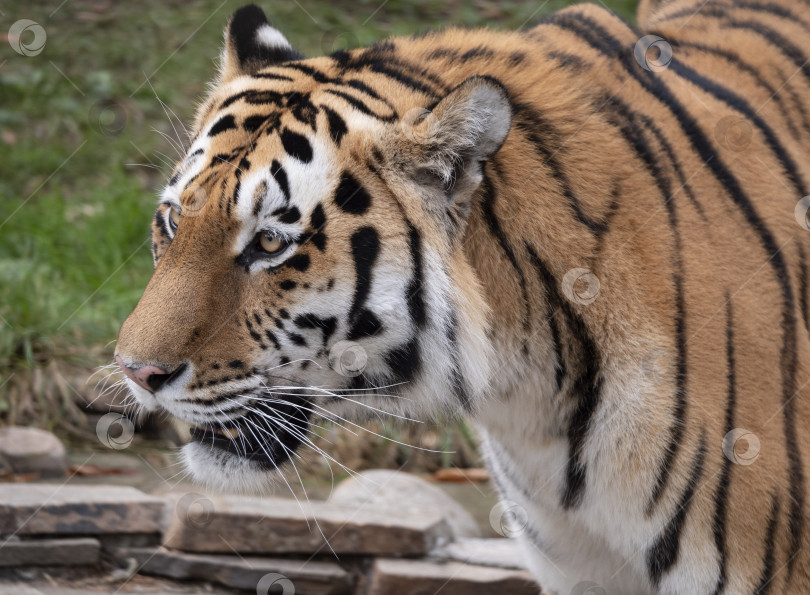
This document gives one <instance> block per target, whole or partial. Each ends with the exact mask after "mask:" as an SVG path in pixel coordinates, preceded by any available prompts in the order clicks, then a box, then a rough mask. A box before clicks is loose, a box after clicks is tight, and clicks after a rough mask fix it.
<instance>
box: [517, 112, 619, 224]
mask: <svg viewBox="0 0 810 595" xmlns="http://www.w3.org/2000/svg"><path fill="white" fill-rule="evenodd" d="M512 107H513V110H514V113H515V116H516V119H515V127H516V128H518V129H519V130H520V131H521V132H523V134H524V136H525V137H526V140H528V141H529V142H530V143H531V144H532V147H533V148H534V150H535V151H536V152H537V154H538V155H539V156H540V157H541V159H542V160H543V164H544V165H546V166H547V167H548V168H549V169H550V170H551V176H552V178H554V180H555V181H556V182H557V183H558V184H559V186H560V189H561V191H562V194H563V196H565V199H566V200H567V201H568V204H569V206H570V207H571V210H572V211H573V212H574V215H575V216H576V218H577V220H578V221H579V222H580V223H582V224H583V225H585V226H586V227H588V229H590V230H591V231H592V232H594V233H601V232H603V231H604V230H605V224H604V223H603V222H601V221H595V220H593V219H591V217H589V216H588V215H587V214H586V213H585V212H584V211H583V210H582V205H581V204H580V200H579V197H578V196H577V195H576V194H575V193H574V191H573V189H572V188H571V183H570V181H569V180H568V176H566V175H565V172H564V171H563V167H562V164H561V163H560V161H559V160H558V158H557V154H558V153H559V152H560V150H561V149H560V147H561V145H562V143H563V142H564V141H563V139H562V135H561V134H560V132H559V131H558V130H557V129H556V128H555V127H554V125H553V124H552V123H551V122H550V121H549V120H548V119H547V118H545V117H544V116H543V115H542V114H540V113H539V112H538V111H537V110H535V109H533V108H532V107H530V106H528V105H526V104H522V103H517V102H514V103H513V105H512Z"/></svg>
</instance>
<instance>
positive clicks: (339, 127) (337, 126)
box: [318, 105, 349, 147]
mask: <svg viewBox="0 0 810 595" xmlns="http://www.w3.org/2000/svg"><path fill="white" fill-rule="evenodd" d="M318 107H320V108H321V109H322V110H323V111H324V112H325V113H326V119H327V122H328V123H329V136H330V137H331V139H332V140H333V141H335V144H336V145H337V146H338V147H339V146H340V141H342V140H343V136H344V135H345V134H346V133H347V132H348V131H349V129H348V128H347V127H346V122H345V121H344V120H343V118H341V117H340V115H338V113H337V112H335V111H334V110H332V108H330V107H328V106H326V105H321V106H318Z"/></svg>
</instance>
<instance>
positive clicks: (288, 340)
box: [115, 6, 511, 489]
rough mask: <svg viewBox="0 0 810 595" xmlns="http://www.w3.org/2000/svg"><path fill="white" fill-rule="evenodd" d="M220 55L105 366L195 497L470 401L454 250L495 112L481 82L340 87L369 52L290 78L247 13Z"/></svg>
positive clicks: (506, 113) (473, 388) (467, 310)
mask: <svg viewBox="0 0 810 595" xmlns="http://www.w3.org/2000/svg"><path fill="white" fill-rule="evenodd" d="M225 38H226V42H225V48H224V51H223V55H222V67H221V71H220V74H219V78H218V80H217V81H216V85H215V88H214V90H213V91H212V92H211V95H210V96H209V97H208V99H207V101H206V102H205V104H204V105H203V106H202V108H201V109H200V111H199V114H198V117H197V121H196V124H195V126H194V133H193V134H194V136H193V138H192V141H191V145H190V147H189V148H188V149H187V152H186V155H185V157H184V158H183V159H182V160H181V162H180V163H179V164H177V166H176V168H175V171H174V173H173V175H172V177H171V179H170V180H169V182H168V184H167V185H166V187H165V189H164V190H163V193H162V196H161V199H160V205H159V207H158V209H157V212H156V214H155V218H154V220H153V222H152V249H153V255H154V261H155V270H154V274H153V276H152V278H151V280H150V281H149V284H148V286H147V288H146V290H145V292H144V294H143V297H142V298H141V300H140V302H139V303H138V305H137V307H136V308H135V310H134V311H133V313H132V314H131V315H130V316H129V317H128V318H127V320H126V322H125V323H124V325H123V327H122V329H121V332H120V336H119V340H118V343H117V347H116V355H115V357H116V361H117V362H118V364H119V365H120V366H121V368H122V370H123V371H124V373H125V374H126V376H127V383H128V386H129V388H130V390H131V391H132V393H133V394H134V396H135V397H136V398H137V400H138V401H139V403H140V404H141V405H142V406H143V407H144V408H145V409H147V410H157V409H162V410H165V411H168V412H170V413H171V414H173V415H175V416H177V417H179V418H181V419H182V420H185V421H186V422H188V423H189V424H191V426H192V432H191V438H192V440H191V442H190V443H189V444H188V445H186V446H185V448H184V451H183V452H184V456H185V460H186V463H187V465H188V467H189V468H190V470H191V471H192V473H193V475H194V476H195V477H196V478H197V479H199V480H202V481H204V482H207V483H211V484H214V485H215V486H219V487H228V488H231V489H242V488H245V489H261V487H262V485H263V483H264V482H265V481H266V480H267V479H268V478H272V476H273V474H274V473H275V472H276V471H277V470H278V469H279V467H280V466H281V465H282V464H283V463H284V462H285V461H287V460H288V459H290V457H291V456H293V455H294V454H295V452H296V449H298V448H299V447H301V446H306V445H311V444H312V443H311V441H310V438H309V436H310V435H311V430H310V425H311V424H312V423H313V422H314V421H315V420H316V419H318V418H322V419H327V420H332V421H337V420H342V421H343V422H348V423H354V421H357V420H362V419H364V418H366V417H369V416H370V415H372V414H373V415H383V416H396V417H419V418H420V419H421V418H425V417H427V416H433V415H436V414H438V413H440V412H444V411H459V410H465V411H471V410H473V409H474V408H475V406H476V403H477V401H478V400H479V399H480V397H481V395H483V394H484V393H485V392H486V390H487V384H488V377H489V366H490V363H489V362H490V360H491V352H492V345H491V344H490V341H489V339H488V337H487V335H488V330H489V329H488V311H487V306H486V304H485V302H484V300H483V298H482V297H481V291H480V288H479V286H478V283H477V281H476V278H475V275H474V274H473V272H472V269H471V267H470V265H469V263H468V262H467V260H466V258H465V256H464V253H463V250H462V243H463V235H464V231H465V226H466V221H467V216H468V215H469V212H470V209H471V203H472V201H473V198H474V195H475V193H476V191H477V189H478V187H479V186H480V184H481V180H482V168H483V167H484V166H485V163H486V162H487V160H488V159H489V158H490V157H491V156H492V155H493V154H495V152H497V151H498V150H499V148H500V147H501V145H502V144H503V143H504V141H505V139H506V137H507V134H508V132H509V129H510V117H511V110H510V103H509V99H508V97H507V95H506V92H505V91H504V89H503V88H502V87H501V86H500V85H499V84H498V83H496V82H495V81H493V80H492V79H489V78H486V77H473V78H471V79H468V80H466V81H465V82H463V83H462V84H460V85H459V86H457V87H456V88H454V89H453V90H451V91H450V92H449V93H447V94H446V95H445V96H444V97H441V98H438V99H437V98H435V97H431V96H430V95H429V94H422V93H418V92H411V93H402V91H401V88H400V87H398V86H397V84H396V82H392V81H391V80H390V78H384V77H380V78H379V79H378V80H374V78H373V77H365V78H363V79H361V77H359V76H357V74H356V73H355V72H353V71H351V72H347V71H346V69H345V64H346V62H347V61H351V60H355V59H365V58H367V56H368V52H370V51H372V52H373V48H371V49H369V50H363V52H365V54H359V53H347V52H341V53H339V54H336V55H333V56H331V57H328V58H318V59H312V60H303V59H301V57H300V56H299V55H298V54H297V53H296V52H295V51H294V50H293V49H292V48H291V47H290V45H289V43H288V42H287V41H286V39H285V38H284V37H283V36H282V35H281V34H280V33H279V32H278V31H277V30H275V29H273V28H272V27H271V26H270V25H269V24H268V23H267V21H266V19H265V16H264V14H263V13H262V11H261V10H260V9H258V8H256V7H252V6H249V7H246V8H243V9H241V10H239V11H237V13H236V14H235V15H234V16H233V17H232V19H231V21H230V23H229V25H228V27H227V28H226V35H225ZM358 52H359V51H358Z"/></svg>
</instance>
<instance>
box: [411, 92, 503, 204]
mask: <svg viewBox="0 0 810 595" xmlns="http://www.w3.org/2000/svg"><path fill="white" fill-rule="evenodd" d="M401 125H402V130H403V132H404V134H405V137H406V138H407V140H406V143H407V145H409V146H406V147H405V150H404V151H403V152H404V153H405V155H406V156H407V160H408V161H409V162H410V163H411V164H412V166H411V174H412V176H413V177H414V178H415V179H416V180H417V182H420V183H422V184H428V185H431V184H432V185H434V186H435V185H436V183H437V182H438V183H440V184H441V185H442V186H443V188H444V190H445V193H446V194H447V198H448V199H453V198H454V196H455V195H463V194H465V193H466V192H465V191H469V193H471V192H472V190H474V189H475V187H477V186H478V184H479V183H480V182H481V179H482V177H483V171H482V166H483V164H484V163H485V162H486V161H487V160H489V159H490V158H491V157H492V156H493V155H495V153H497V152H498V150H499V149H500V148H501V146H502V145H503V143H504V141H505V140H506V137H507V135H508V134H509V129H510V128H511V125H512V106H511V104H510V101H509V96H508V94H507V91H506V89H505V88H504V87H503V85H501V83H499V82H498V81H497V80H495V79H494V78H492V77H488V76H474V77H471V78H468V79H467V80H465V81H464V82H463V83H461V84H460V85H458V86H457V87H456V88H455V89H453V90H452V91H450V92H449V93H448V94H447V95H445V97H444V98H443V99H441V100H440V101H439V102H438V103H437V104H436V105H435V107H433V109H432V110H419V109H417V110H411V111H410V112H408V114H406V115H405V117H404V118H403V119H402V121H401Z"/></svg>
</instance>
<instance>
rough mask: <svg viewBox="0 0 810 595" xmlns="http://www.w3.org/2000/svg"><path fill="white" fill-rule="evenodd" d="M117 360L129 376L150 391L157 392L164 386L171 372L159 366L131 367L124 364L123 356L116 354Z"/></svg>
mask: <svg viewBox="0 0 810 595" xmlns="http://www.w3.org/2000/svg"><path fill="white" fill-rule="evenodd" d="M115 361H116V362H118V365H119V366H120V367H121V370H122V371H123V372H124V374H125V375H126V377H127V378H129V379H130V380H132V381H133V382H134V383H135V384H137V385H138V386H140V387H141V388H143V389H146V390H148V391H149V392H150V393H153V392H155V391H156V390H158V389H159V388H160V387H161V386H163V385H164V384H165V383H166V381H167V380H168V379H169V377H170V376H171V374H169V373H168V372H167V371H166V370H164V369H162V368H158V367H157V366H141V367H140V368H129V367H127V366H126V365H125V364H124V361H123V360H122V359H121V356H119V355H116V356H115Z"/></svg>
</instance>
